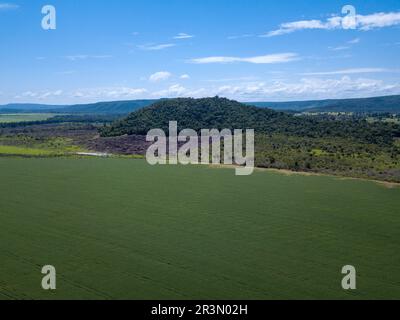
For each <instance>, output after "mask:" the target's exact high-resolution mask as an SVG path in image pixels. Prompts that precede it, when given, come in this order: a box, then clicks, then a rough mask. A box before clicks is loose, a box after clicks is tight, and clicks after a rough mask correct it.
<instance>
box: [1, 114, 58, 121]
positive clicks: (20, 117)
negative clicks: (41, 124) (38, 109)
mask: <svg viewBox="0 0 400 320" xmlns="http://www.w3.org/2000/svg"><path fill="white" fill-rule="evenodd" d="M53 116H55V114H52V113H16V114H0V123H13V122H29V121H42V120H47V119H49V118H51V117H53Z"/></svg>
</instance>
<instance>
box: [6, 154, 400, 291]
mask: <svg viewBox="0 0 400 320" xmlns="http://www.w3.org/2000/svg"><path fill="white" fill-rule="evenodd" d="M0 179H1V182H2V183H1V184H0V225H1V226H2V232H1V233H0V243H1V244H2V245H1V246H0V261H1V263H0V299H29V298H34V299H111V298H114V299H312V298H315V299H373V298H375V299H384V298H388V299H399V298H400V263H399V262H400V233H399V225H400V211H399V208H400V189H399V188H395V189H386V188H384V187H382V186H378V185H376V184H374V183H372V182H366V181H358V180H346V181H342V180H339V179H335V178H331V177H324V176H309V177H305V176H300V175H293V176H284V175H281V174H278V173H272V172H261V171H257V172H255V173H254V175H252V176H250V177H236V176H235V175H234V170H233V169H228V168H227V169H211V168H208V167H202V166H188V167H181V166H179V167H175V166H156V167H150V166H148V165H147V164H146V162H145V161H142V160H131V159H113V158H111V159H8V158H2V159H0ZM47 264H51V265H54V266H55V267H56V268H57V290H56V291H55V292H46V291H43V290H41V287H40V283H41V279H42V275H41V273H40V270H41V267H42V266H43V265H47ZM348 264H351V265H354V266H355V267H356V268H357V271H358V282H357V287H358V290H357V291H354V292H345V291H343V290H342V289H341V280H342V275H341V269H342V267H343V266H344V265H348Z"/></svg>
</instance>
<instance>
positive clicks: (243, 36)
mask: <svg viewBox="0 0 400 320" xmlns="http://www.w3.org/2000/svg"><path fill="white" fill-rule="evenodd" d="M251 37H255V35H254V34H241V35H238V36H229V37H228V40H236V39H244V38H251Z"/></svg>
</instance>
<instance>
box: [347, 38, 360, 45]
mask: <svg viewBox="0 0 400 320" xmlns="http://www.w3.org/2000/svg"><path fill="white" fill-rule="evenodd" d="M360 41H361V39H360V38H355V39H353V40H350V41H348V42H347V43H348V44H357V43H360Z"/></svg>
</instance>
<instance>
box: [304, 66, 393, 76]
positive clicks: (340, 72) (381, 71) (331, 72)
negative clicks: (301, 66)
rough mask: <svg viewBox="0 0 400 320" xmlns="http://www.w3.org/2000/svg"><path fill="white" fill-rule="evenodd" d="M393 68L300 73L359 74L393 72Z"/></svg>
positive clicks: (315, 74) (307, 74)
mask: <svg viewBox="0 0 400 320" xmlns="http://www.w3.org/2000/svg"><path fill="white" fill-rule="evenodd" d="M393 71H394V70H389V69H384V68H355V69H345V70H336V71H327V72H310V73H302V75H305V76H325V75H342V74H361V73H383V72H393Z"/></svg>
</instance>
